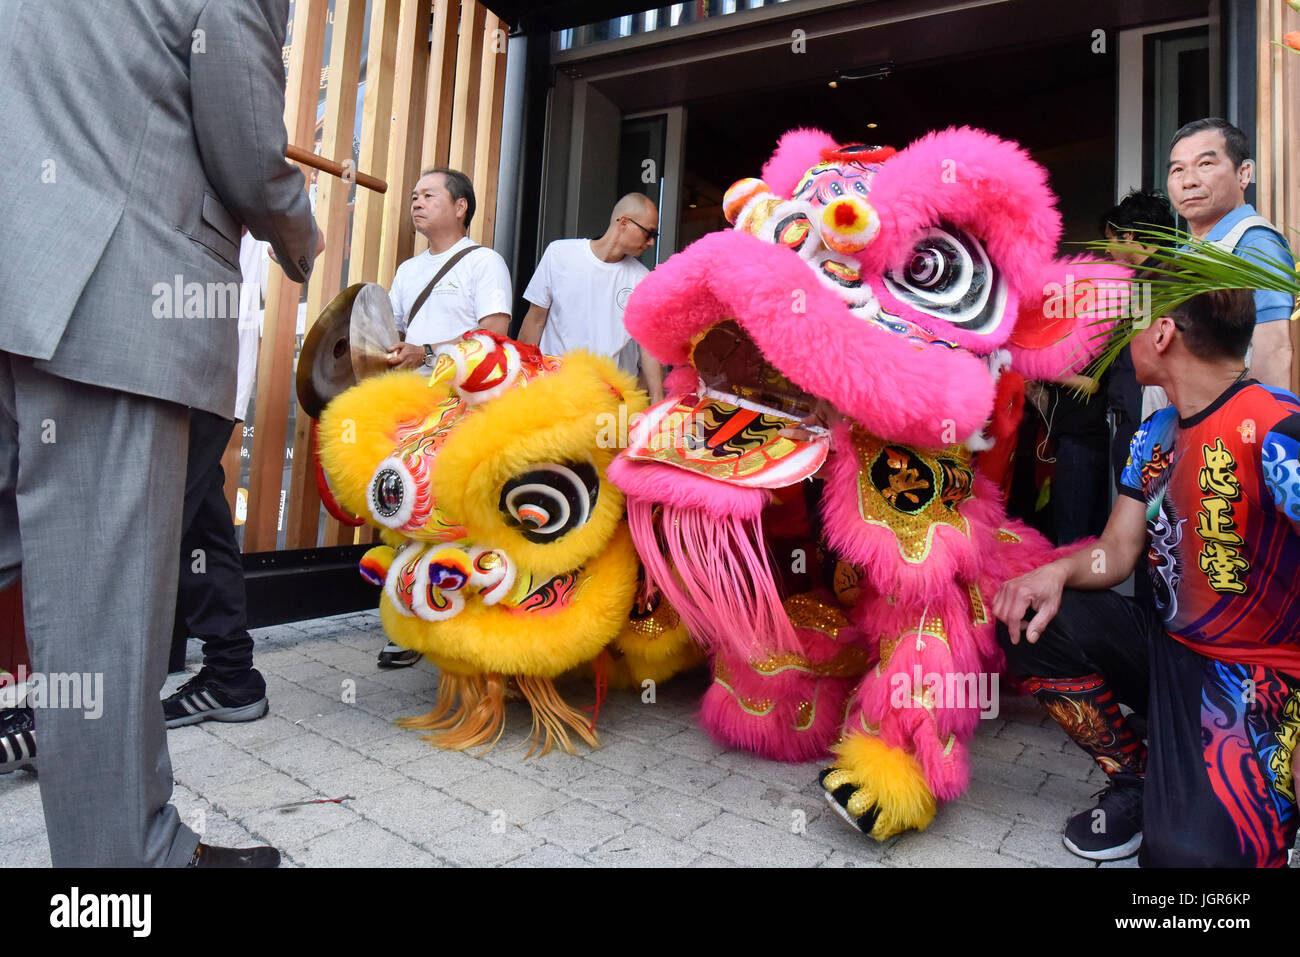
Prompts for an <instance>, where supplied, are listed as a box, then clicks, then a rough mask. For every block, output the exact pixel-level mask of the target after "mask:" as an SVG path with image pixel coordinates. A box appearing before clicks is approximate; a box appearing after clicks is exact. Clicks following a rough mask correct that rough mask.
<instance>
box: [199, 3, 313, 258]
mask: <svg viewBox="0 0 1300 957" xmlns="http://www.w3.org/2000/svg"><path fill="white" fill-rule="evenodd" d="M288 16H289V0H210V2H209V3H208V4H207V5H206V6H205V7H204V9H203V12H202V13H201V14H199V19H198V22H197V24H196V25H195V29H196V31H199V30H201V31H202V33H201V34H197V33H196V36H195V43H194V44H193V46H192V47H191V52H190V90H191V99H192V108H193V115H194V135H195V138H196V139H197V141H198V146H199V154H200V156H201V157H202V159H203V168H204V171H205V172H206V173H207V175H208V179H209V180H210V181H211V182H212V185H213V186H214V187H215V188H216V190H217V193H218V197H219V198H220V200H221V202H222V203H223V204H225V206H226V208H227V209H228V210H230V212H231V213H232V214H233V215H234V216H235V218H236V219H238V220H240V221H241V222H242V223H243V224H244V225H245V226H247V227H248V230H249V232H251V233H252V234H253V235H254V236H255V237H256V238H257V239H263V240H266V241H267V242H269V243H270V244H271V246H272V247H273V248H274V249H275V254H276V257H277V258H278V259H279V261H280V266H281V268H282V269H283V270H284V271H285V274H286V275H287V276H288V277H289V278H290V279H292V280H294V281H295V282H305V281H306V279H307V277H308V276H309V275H310V274H311V269H312V264H313V263H314V262H315V259H316V222H315V219H314V218H313V216H312V212H311V203H310V201H309V200H308V199H307V193H306V191H305V190H304V188H303V176H302V173H301V172H300V171H299V170H298V167H296V166H293V165H292V164H290V163H289V162H288V161H287V160H286V159H285V158H284V148H285V144H286V142H287V138H286V134H285V129H284V65H283V62H282V61H281V59H280V48H281V46H282V45H283V43H284V31H285V25H286V22H287V20H288ZM200 38H201V42H200Z"/></svg>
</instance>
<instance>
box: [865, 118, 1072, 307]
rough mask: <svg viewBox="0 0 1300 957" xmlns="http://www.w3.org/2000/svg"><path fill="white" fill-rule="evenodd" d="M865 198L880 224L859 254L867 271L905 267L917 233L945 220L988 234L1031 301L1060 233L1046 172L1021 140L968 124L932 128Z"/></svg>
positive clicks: (993, 250) (887, 167)
mask: <svg viewBox="0 0 1300 957" xmlns="http://www.w3.org/2000/svg"><path fill="white" fill-rule="evenodd" d="M868 198H869V200H870V201H871V205H872V206H874V207H875V208H876V211H877V212H878V213H879V215H880V223H881V228H880V234H879V235H878V236H877V237H876V240H875V241H874V242H873V243H872V244H871V245H870V246H868V247H867V248H866V250H864V251H863V252H862V253H861V254H860V255H859V259H860V260H861V261H862V264H863V266H864V267H865V269H866V272H867V273H868V274H878V273H882V272H886V271H888V270H890V269H897V268H899V267H901V266H902V265H903V264H904V263H905V262H906V261H907V259H908V257H910V256H911V252H912V244H913V242H914V241H915V238H916V236H917V234H919V233H920V232H921V231H922V230H923V229H925V228H926V227H927V226H931V225H936V224H938V223H939V222H948V223H951V224H952V225H954V226H958V227H960V228H962V229H966V230H969V231H970V232H972V233H974V234H976V235H977V236H979V237H980V238H981V239H983V241H984V245H985V248H986V249H987V250H988V252H989V255H990V257H991V258H992V260H993V261H994V262H995V263H997V265H998V269H999V271H1000V272H1001V273H1002V275H1003V276H1005V277H1006V278H1007V280H1008V281H1009V282H1010V283H1011V286H1012V288H1013V289H1014V290H1015V291H1016V292H1017V293H1018V294H1019V295H1020V296H1021V297H1022V298H1028V297H1029V296H1030V295H1032V294H1033V292H1034V291H1035V290H1034V286H1035V280H1036V278H1037V277H1036V271H1037V268H1038V265H1039V264H1040V263H1042V262H1043V261H1044V260H1046V259H1048V258H1050V257H1051V256H1052V254H1053V252H1054V251H1055V249H1056V244H1057V241H1058V240H1059V239H1060V235H1061V217H1060V214H1059V213H1058V212H1057V211H1056V201H1055V198H1054V197H1053V196H1052V192H1051V190H1050V189H1049V188H1048V185H1047V172H1046V171H1045V170H1044V169H1043V168H1042V167H1041V166H1039V165H1038V164H1037V163H1035V162H1034V161H1033V160H1032V159H1031V158H1030V157H1029V154H1028V153H1026V152H1025V151H1024V150H1022V149H1021V148H1020V147H1019V146H1017V145H1016V144H1014V143H1010V142H1008V141H1006V140H1002V139H998V138H997V137H996V136H993V135H992V134H990V133H985V132H984V131H982V130H975V129H971V128H970V127H961V128H949V129H946V130H941V131H939V132H935V133H930V134H928V135H926V136H923V137H921V138H920V139H919V140H916V141H915V142H914V143H911V144H910V145H908V146H907V147H906V148H905V149H903V150H900V151H899V153H898V154H897V155H896V156H893V157H892V158H890V159H889V160H887V161H886V162H885V164H884V166H883V167H882V168H881V170H880V172H879V173H878V174H877V175H876V178H875V180H874V181H873V182H872V184H871V195H870V196H869V197H868Z"/></svg>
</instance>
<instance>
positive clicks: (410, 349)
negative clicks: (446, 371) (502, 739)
mask: <svg viewBox="0 0 1300 957" xmlns="http://www.w3.org/2000/svg"><path fill="white" fill-rule="evenodd" d="M474 206H475V203H474V184H473V183H471V182H470V179H469V177H468V176H466V175H465V174H464V173H462V172H460V171H459V170H454V169H447V168H446V167H438V168H437V169H430V170H425V171H424V172H423V173H421V174H420V178H419V179H418V180H417V181H416V183H415V189H413V190H412V191H411V220H412V222H414V223H415V228H416V229H417V230H418V231H419V232H420V234H421V235H423V236H424V238H425V239H427V240H428V241H429V248H428V249H426V250H425V251H424V252H422V253H420V254H419V255H418V256H412V257H411V258H410V259H408V260H407V261H406V262H404V263H402V264H401V265H400V266H398V267H397V274H396V275H395V276H393V288H392V289H390V290H389V292H388V298H389V299H390V300H391V301H392V303H393V317H394V318H395V319H396V320H397V328H398V330H399V331H400V332H401V333H402V334H403V338H404V339H405V340H406V341H404V342H400V343H398V344H397V345H396V346H395V347H393V349H392V350H391V351H390V352H389V354H388V364H389V365H391V366H394V367H396V368H400V369H418V368H420V367H421V366H432V365H433V362H434V350H435V349H436V348H437V347H438V346H439V345H441V344H442V343H444V342H450V341H451V340H453V339H459V338H460V337H461V336H462V335H463V334H464V333H466V332H469V331H470V330H471V329H480V328H481V329H487V330H488V331H489V332H495V333H498V334H499V335H503V336H504V335H508V334H509V329H510V307H511V303H512V298H511V297H512V293H511V289H510V270H509V269H507V268H506V262H505V260H504V259H502V258H501V256H500V255H499V254H498V253H497V252H496V250H494V249H491V248H490V247H487V246H476V245H475V244H474V243H473V242H472V241H471V240H470V238H469V236H468V235H467V234H468V232H469V224H470V222H471V221H472V220H473V219H474ZM466 250H468V252H466ZM462 253H463V255H462ZM457 256H460V258H459V259H456V261H455V262H454V263H452V264H451V268H449V269H447V271H446V272H445V273H442V270H443V267H445V266H447V265H448V263H451V262H452V259H453V258H454V257H457ZM440 273H442V275H441V276H439V274H440ZM435 278H437V279H438V281H437V283H436V284H435V285H434V287H433V288H432V289H431V290H430V292H429V295H428V296H425V297H424V302H423V303H420V302H418V300H419V299H420V297H421V294H422V293H423V292H424V290H425V289H426V288H427V287H428V285H429V283H431V282H433V280H434V279H435ZM417 305H418V308H417ZM420 657H421V656H420V653H419V652H418V651H412V650H410V649H409V648H403V647H402V646H401V645H397V644H394V643H393V642H391V641H390V642H388V644H386V645H385V646H384V648H383V650H382V651H381V652H379V666H380V667H381V668H405V667H408V666H409V665H413V664H415V663H416V662H417V661H419V660H420Z"/></svg>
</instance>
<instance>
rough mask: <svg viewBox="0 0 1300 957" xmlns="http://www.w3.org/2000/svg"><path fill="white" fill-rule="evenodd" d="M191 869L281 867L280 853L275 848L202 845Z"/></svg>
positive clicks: (194, 857)
mask: <svg viewBox="0 0 1300 957" xmlns="http://www.w3.org/2000/svg"><path fill="white" fill-rule="evenodd" d="M189 866H190V867H279V866H280V852H279V851H277V850H276V849H275V848H273V847H267V846H265V845H264V846H262V847H217V846H216V845H214V844H200V845H199V846H198V847H196V848H195V849H194V856H193V857H191V858H190V863H189Z"/></svg>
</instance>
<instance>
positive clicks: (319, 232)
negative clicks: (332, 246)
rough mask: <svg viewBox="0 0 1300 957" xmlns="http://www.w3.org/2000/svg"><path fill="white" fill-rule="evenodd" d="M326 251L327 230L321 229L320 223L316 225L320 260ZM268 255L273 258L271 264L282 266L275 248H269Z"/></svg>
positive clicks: (317, 253)
mask: <svg viewBox="0 0 1300 957" xmlns="http://www.w3.org/2000/svg"><path fill="white" fill-rule="evenodd" d="M324 251H325V230H323V229H321V228H320V223H317V224H316V257H317V258H318V257H319V256H320V254H321V253H323V252H324ZM266 254H267V255H268V256H270V257H271V262H273V263H275V264H276V265H277V266H278V265H280V260H279V259H277V258H276V255H275V247H274V246H267V247H266Z"/></svg>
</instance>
